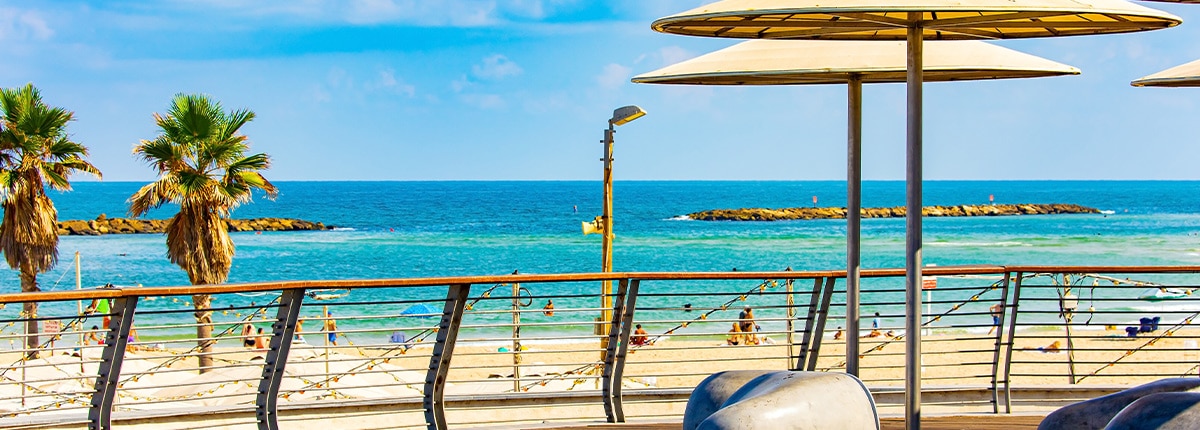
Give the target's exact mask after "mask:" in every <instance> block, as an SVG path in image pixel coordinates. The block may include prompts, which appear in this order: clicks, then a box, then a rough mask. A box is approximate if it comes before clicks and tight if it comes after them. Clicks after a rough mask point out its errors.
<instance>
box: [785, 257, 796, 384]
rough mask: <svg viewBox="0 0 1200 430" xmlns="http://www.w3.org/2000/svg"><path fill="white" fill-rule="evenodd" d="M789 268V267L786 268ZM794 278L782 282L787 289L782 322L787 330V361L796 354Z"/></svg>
mask: <svg viewBox="0 0 1200 430" xmlns="http://www.w3.org/2000/svg"><path fill="white" fill-rule="evenodd" d="M788 270H789V271H790V270H791V267H789V268H788ZM793 281H794V279H788V280H787V282H786V283H785V284H784V287H785V288H786V290H787V323H786V324H784V326H785V328H784V329H785V330H787V355H788V361H789V362H790V361H792V357H795V356H796V349H795V348H796V300H795V298H794V297H792V284H793Z"/></svg>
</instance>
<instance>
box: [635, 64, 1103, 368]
mask: <svg viewBox="0 0 1200 430" xmlns="http://www.w3.org/2000/svg"><path fill="white" fill-rule="evenodd" d="M905 60H906V59H905V49H904V42H900V41H813V40H751V41H747V42H742V43H739V44H737V45H734V46H731V47H728V48H725V49H722V50H719V51H716V52H712V53H709V54H705V55H702V56H700V57H696V58H693V59H691V60H687V61H683V62H680V63H677V64H673V65H670V66H667V67H664V68H662V69H658V70H655V71H653V72H649V73H646V74H642V75H638V76H635V77H634V78H633V82H636V83H645V84H685V85H817V84H847V86H848V91H847V102H846V106H847V110H848V111H849V112H848V120H847V136H846V137H847V138H846V144H847V145H846V146H847V148H846V155H847V158H848V160H847V172H846V182H847V188H848V190H847V193H846V198H847V202H846V372H847V373H850V374H852V375H858V362H859V359H858V355H859V349H858V338H859V325H858V320H859V314H858V300H859V297H858V296H859V282H858V281H859V276H858V274H859V269H860V258H859V242H860V240H859V237H860V236H859V232H860V228H859V227H860V224H861V223H860V218H861V208H862V198H861V196H862V195H861V183H862V152H861V149H862V141H861V137H862V84H863V83H888V82H904V80H905V78H906V77H907V72H906V69H907V63H906V61H905ZM1077 74H1079V70H1078V69H1076V68H1074V67H1071V66H1068V65H1065V64H1060V63H1056V62H1053V61H1050V60H1047V59H1044V58H1041V57H1036V56H1033V55H1029V54H1025V53H1021V52H1017V51H1014V50H1011V49H1008V48H1003V47H1000V46H996V45H992V44H989V43H984V42H979V41H939V42H931V43H929V44H928V45H926V51H925V73H924V78H925V81H927V82H930V81H958V80H981V79H1005V78H1033V77H1043V76H1058V75H1077Z"/></svg>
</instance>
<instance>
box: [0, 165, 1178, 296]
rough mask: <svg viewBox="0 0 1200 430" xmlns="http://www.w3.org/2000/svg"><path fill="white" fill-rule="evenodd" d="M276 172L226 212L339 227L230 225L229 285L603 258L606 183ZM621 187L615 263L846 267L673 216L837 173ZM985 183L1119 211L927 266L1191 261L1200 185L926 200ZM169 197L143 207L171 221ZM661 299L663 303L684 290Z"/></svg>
mask: <svg viewBox="0 0 1200 430" xmlns="http://www.w3.org/2000/svg"><path fill="white" fill-rule="evenodd" d="M141 185H143V184H140V183H78V184H76V186H75V190H74V191H73V192H70V193H64V194H55V195H53V196H52V197H53V198H54V200H55V202H56V205H57V206H58V209H59V218H60V219H63V220H66V219H92V218H95V217H96V216H97V215H99V214H101V213H104V214H106V215H107V216H109V217H116V216H125V215H124V214H125V212H126V211H127V206H126V203H125V200H126V199H127V198H128V197H129V196H130V195H131V194H132V193H133V192H134V191H135V190H136V189H137V188H138V187H140V186H141ZM278 185H279V187H280V190H281V193H280V196H279V198H278V199H276V200H275V201H267V200H258V201H256V202H254V203H253V204H249V205H246V206H243V207H241V208H239V209H237V210H236V211H235V212H234V216H235V217H236V218H253V217H267V216H270V217H294V218H302V219H307V220H313V221H321V222H324V223H326V224H330V225H335V226H338V227H339V228H338V229H337V230H335V231H323V232H264V233H262V234H255V233H253V232H249V233H235V234H233V238H234V241H235V243H236V244H237V254H236V257H235V259H234V264H233V269H232V272H231V273H230V277H229V281H230V282H254V281H274V280H302V279H361V278H403V277H425V276H448V275H486V274H507V273H511V272H513V271H514V270H519V271H520V272H521V273H567V272H595V271H599V266H600V264H599V263H600V237H599V236H598V235H591V236H583V235H582V234H581V232H580V222H582V221H586V220H590V219H592V218H593V217H594V216H596V215H599V213H600V204H601V185H600V183H599V182H284V183H280V184H278ZM614 194H615V199H614V200H615V201H614V206H615V220H616V229H615V231H616V234H617V237H616V241H615V251H614V262H615V263H614V264H615V267H616V270H618V271H725V270H729V269H731V268H737V269H738V270H782V269H784V268H785V267H791V268H793V269H795V270H825V269H835V268H840V267H843V266H844V264H845V221H844V220H821V221H784V222H750V223H733V222H700V221H690V220H684V219H681V218H680V217H679V216H680V215H683V214H686V213H689V212H695V211H700V210H706V209H716V208H738V207H794V206H807V205H811V204H812V196H814V195H815V196H817V197H818V198H819V203H820V205H822V206H844V202H845V184H844V183H843V182H832V181H831V182H694V181H687V182H618V183H616V185H615V193H614ZM989 195H994V196H995V200H996V203H1077V204H1082V205H1086V206H1092V207H1096V208H1099V209H1102V210H1106V211H1112V214H1110V215H1060V216H1018V217H978V218H932V219H926V220H925V223H924V229H925V244H926V246H925V251H924V252H925V262H926V263H933V264H937V265H960V264H1054V265H1185V264H1200V237H1198V236H1197V234H1198V233H1200V200H1197V199H1196V198H1195V197H1194V196H1197V195H1200V182H1092V181H1087V182H1070V181H1062V182H1060V181H1000V182H959V181H943V182H937V181H935V182H928V183H926V185H925V203H926V205H957V204H985V203H987V202H988V196H989ZM863 199H864V206H867V207H876V206H902V205H903V204H904V183H903V182H867V183H866V184H865V185H864V190H863ZM576 207H577V211H576V210H575V209H574V208H576ZM173 209H174V208H171V207H167V208H163V209H162V210H159V211H158V212H156V213H152V214H151V217H152V218H167V217H169V216H170V215H172V213H173ZM903 251H904V220H903V219H868V220H864V222H863V265H864V267H868V268H875V267H903V265H904V259H903ZM59 252H60V257H61V262H60V264H59V266H58V267H56V268H55V269H54V270H53V271H51V272H49V273H46V274H43V275H41V277H40V278H39V279H40V282H41V284H42V288H43V289H45V290H64V289H73V288H74V270H73V267H72V264H71V259H72V256H73V254H74V253H75V252H79V253H80V255H81V257H82V271H83V274H82V283H83V285H84V286H85V287H90V286H96V285H102V284H105V283H114V284H121V285H129V284H142V285H146V286H170V285H184V284H186V283H187V278H186V276H185V275H184V274H183V272H182V271H181V270H180V269H178V268H177V267H176V266H174V265H172V264H171V263H170V262H168V261H167V259H166V257H165V254H166V245H165V237H164V236H161V235H108V236H100V237H79V236H65V237H63V238H62V240H61V243H60V246H59ZM975 283H976V284H979V282H978V281H976V282H975ZM881 285H883V286H885V287H886V286H887V285H888V284H886V283H884V284H881ZM749 286H750V285H747V286H734V285H728V284H726V285H724V286H722V287H720V288H722V289H723V290H725V291H728V290H735V289H739V288H741V287H749ZM579 288H581V289H582V288H584V287H582V286H580V287H579ZM706 288H716V287H713V286H709V285H706V284H696V285H690V286H688V287H686V288H685V289H684V290H682V291H694V292H695V293H696V294H697V296H701V295H703V293H704V292H705V289H706ZM0 291H3V292H16V291H19V282H18V280H17V276H16V274H15V272H14V271H12V270H7V269H6V270H2V271H0ZM581 291H583V290H581ZM587 291H591V290H590V287H589V289H588V290H587ZM536 293H537V292H536V291H535V294H536ZM369 294H378V295H387V294H389V293H387V292H365V291H364V292H355V293H354V294H352V295H351V296H350V297H349V298H347V300H354V301H369V300H372V299H379V298H378V297H371V296H367V295H369ZM439 294H440V293H439ZM868 294H870V293H868ZM393 298H394V297H389V299H393ZM579 300H580V303H582V301H583V299H579ZM671 300H672V301H670V302H669V303H668V301H667V299H663V300H662V303H658V304H659V305H661V306H664V307H665V306H671V305H674V304H675V301H683V300H684V299H678V300H675V299H671ZM591 301H592V300H587V303H591ZM570 304H571V303H567V304H566V305H570ZM649 304H654V303H649ZM147 306H153V305H152V304H150V303H147ZM164 306H165V305H164ZM398 306H400V305H396V307H398ZM580 306H583V305H580ZM11 310H12V308H11V307H10V309H9V311H11ZM6 312H8V311H6Z"/></svg>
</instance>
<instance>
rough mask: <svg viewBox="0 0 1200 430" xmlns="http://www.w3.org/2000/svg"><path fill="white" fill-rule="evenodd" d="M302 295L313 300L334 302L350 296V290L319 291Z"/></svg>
mask: <svg viewBox="0 0 1200 430" xmlns="http://www.w3.org/2000/svg"><path fill="white" fill-rule="evenodd" d="M304 295H306V296H308V298H310V299H313V300H334V299H340V298H342V297H346V296H348V295H350V289H321V290H311V291H308V292H306V293H304Z"/></svg>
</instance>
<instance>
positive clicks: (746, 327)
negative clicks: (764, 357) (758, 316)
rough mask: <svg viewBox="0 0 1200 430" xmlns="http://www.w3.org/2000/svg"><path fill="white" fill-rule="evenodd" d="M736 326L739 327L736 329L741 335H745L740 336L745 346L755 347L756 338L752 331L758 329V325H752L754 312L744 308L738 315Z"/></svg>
mask: <svg viewBox="0 0 1200 430" xmlns="http://www.w3.org/2000/svg"><path fill="white" fill-rule="evenodd" d="M738 324H739V325H740V326H741V327H738V328H739V329H740V330H741V331H742V333H746V334H745V335H743V336H742V339H744V340H745V341H746V345H751V344H754V345H757V344H758V337H757V336H755V335H754V331H755V330H757V329H758V325H757V324H755V323H754V310H753V309H750V307H749V306H746V308H745V309H743V310H742V312H740V313H738Z"/></svg>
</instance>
